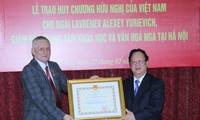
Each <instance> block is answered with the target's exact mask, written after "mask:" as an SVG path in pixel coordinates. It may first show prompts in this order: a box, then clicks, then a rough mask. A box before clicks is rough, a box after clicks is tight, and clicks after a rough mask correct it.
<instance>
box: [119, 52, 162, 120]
mask: <svg viewBox="0 0 200 120" xmlns="http://www.w3.org/2000/svg"><path fill="white" fill-rule="evenodd" d="M148 60H149V57H148V55H147V54H146V52H145V51H144V50H142V49H133V50H131V51H130V54H129V64H130V68H131V71H132V73H133V76H130V77H128V78H126V79H125V80H123V88H124V97H125V105H126V112H127V114H126V115H125V116H124V117H123V118H121V120H161V114H162V110H163V106H164V100H165V91H164V82H163V81H162V80H160V79H159V78H156V77H155V76H153V75H151V74H149V73H148V72H147V68H148V62H149V61H148Z"/></svg>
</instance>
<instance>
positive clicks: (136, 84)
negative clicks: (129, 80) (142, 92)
mask: <svg viewBox="0 0 200 120" xmlns="http://www.w3.org/2000/svg"><path fill="white" fill-rule="evenodd" d="M139 82H140V81H139V80H136V81H135V90H134V96H136V94H137V92H138V88H139Z"/></svg>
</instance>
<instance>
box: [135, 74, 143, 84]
mask: <svg viewBox="0 0 200 120" xmlns="http://www.w3.org/2000/svg"><path fill="white" fill-rule="evenodd" d="M145 75H146V73H145V74H144V75H143V76H142V77H140V78H139V79H137V78H136V77H135V76H134V77H133V79H134V82H135V81H136V80H139V81H140V82H139V85H140V84H141V83H142V80H143V78H144V76H145Z"/></svg>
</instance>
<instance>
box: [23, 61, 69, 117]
mask: <svg viewBox="0 0 200 120" xmlns="http://www.w3.org/2000/svg"><path fill="white" fill-rule="evenodd" d="M48 64H49V67H50V70H51V73H52V76H53V79H54V82H55V84H56V88H57V90H58V92H59V95H60V94H61V91H64V92H67V85H66V81H67V78H66V77H65V76H64V74H63V73H62V71H61V69H60V67H59V66H58V64H57V63H55V62H51V61H49V62H48ZM21 80H22V86H23V92H24V113H23V119H24V120H62V119H63V117H64V115H65V113H64V112H63V111H61V110H60V109H59V108H57V107H56V98H55V95H54V92H53V90H52V88H51V85H50V82H49V81H48V78H47V76H46V74H45V72H44V71H43V70H42V68H41V67H40V65H39V64H38V62H37V61H36V60H35V59H34V58H33V59H32V60H31V62H30V63H29V64H28V65H26V66H25V67H24V68H23V70H22V78H21Z"/></svg>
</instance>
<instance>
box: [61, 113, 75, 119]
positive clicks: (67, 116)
mask: <svg viewBox="0 0 200 120" xmlns="http://www.w3.org/2000/svg"><path fill="white" fill-rule="evenodd" d="M63 120H74V119H73V118H72V117H71V116H70V115H67V114H65V116H64V117H63Z"/></svg>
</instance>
